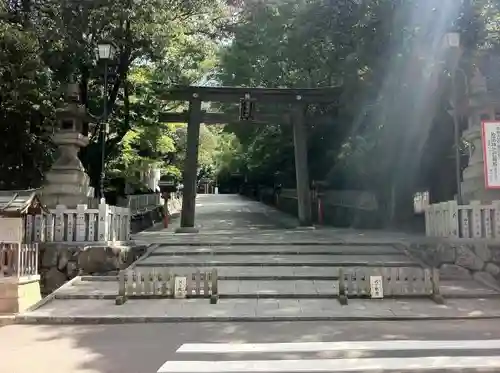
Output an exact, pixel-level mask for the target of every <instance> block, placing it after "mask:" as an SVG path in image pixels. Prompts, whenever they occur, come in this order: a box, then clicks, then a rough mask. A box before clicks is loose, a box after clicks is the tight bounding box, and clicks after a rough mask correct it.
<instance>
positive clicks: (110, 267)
mask: <svg viewBox="0 0 500 373" xmlns="http://www.w3.org/2000/svg"><path fill="white" fill-rule="evenodd" d="M145 251H146V247H145V246H102V245H101V246H98V245H78V244H77V243H75V244H72V245H68V244H60V243H44V244H41V245H40V256H39V268H40V277H41V280H40V287H41V291H42V294H44V295H45V294H49V293H51V292H52V291H54V290H56V289H57V288H58V287H60V286H61V285H63V284H64V283H65V282H67V281H68V280H71V279H72V278H74V277H76V276H81V275H116V274H118V271H119V270H120V269H124V268H126V267H128V266H129V265H130V264H131V263H132V262H134V261H135V260H137V259H138V258H139V257H140V256H141V255H143V254H144V252H145Z"/></svg>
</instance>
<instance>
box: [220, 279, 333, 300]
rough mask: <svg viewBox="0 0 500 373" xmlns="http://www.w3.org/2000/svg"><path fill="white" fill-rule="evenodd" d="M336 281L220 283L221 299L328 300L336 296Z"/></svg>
mask: <svg viewBox="0 0 500 373" xmlns="http://www.w3.org/2000/svg"><path fill="white" fill-rule="evenodd" d="M338 292H339V290H338V281H337V280H332V281H325V280H294V281H290V280H282V281H262V280H252V281H220V282H219V294H220V297H221V298H330V297H335V296H337V295H338Z"/></svg>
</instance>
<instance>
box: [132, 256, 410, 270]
mask: <svg viewBox="0 0 500 373" xmlns="http://www.w3.org/2000/svg"><path fill="white" fill-rule="evenodd" d="M304 265H307V266H315V267H316V266H320V267H323V266H326V267H329V266H339V267H346V266H354V267H356V266H358V267H367V266H369V267H412V266H420V265H419V264H418V263H415V262H414V261H413V260H412V259H411V258H409V257H405V256H401V255H376V256H374V255H366V256H365V255H334V256H332V255H300V256H298V255H220V256H219V255H170V256H149V257H147V258H144V259H143V260H141V261H140V262H138V263H137V266H141V267H186V266H189V267H214V266H219V267H225V266H273V267H276V266H304Z"/></svg>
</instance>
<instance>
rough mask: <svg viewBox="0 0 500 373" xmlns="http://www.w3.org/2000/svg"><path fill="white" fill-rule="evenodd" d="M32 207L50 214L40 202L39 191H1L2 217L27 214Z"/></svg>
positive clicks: (0, 211)
mask: <svg viewBox="0 0 500 373" xmlns="http://www.w3.org/2000/svg"><path fill="white" fill-rule="evenodd" d="M30 207H32V208H38V209H40V210H41V211H42V212H49V210H48V209H47V207H46V206H44V205H43V203H42V202H41V201H40V196H39V190H38V189H28V190H0V215H3V214H10V215H12V214H19V215H21V214H25V213H27V212H28V209H29V208H30Z"/></svg>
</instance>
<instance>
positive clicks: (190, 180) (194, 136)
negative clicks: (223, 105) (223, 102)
mask: <svg viewBox="0 0 500 373" xmlns="http://www.w3.org/2000/svg"><path fill="white" fill-rule="evenodd" d="M201 119H202V112H201V100H200V99H199V97H198V94H196V93H194V94H193V98H192V99H191V100H190V101H189V112H188V127H187V142H186V148H187V149H186V159H185V161H184V175H183V184H184V189H183V192H182V212H181V226H180V227H179V228H178V229H177V230H176V233H198V229H197V228H196V227H195V226H194V215H195V210H196V176H197V169H198V146H199V145H198V142H199V137H200V124H201Z"/></svg>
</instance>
